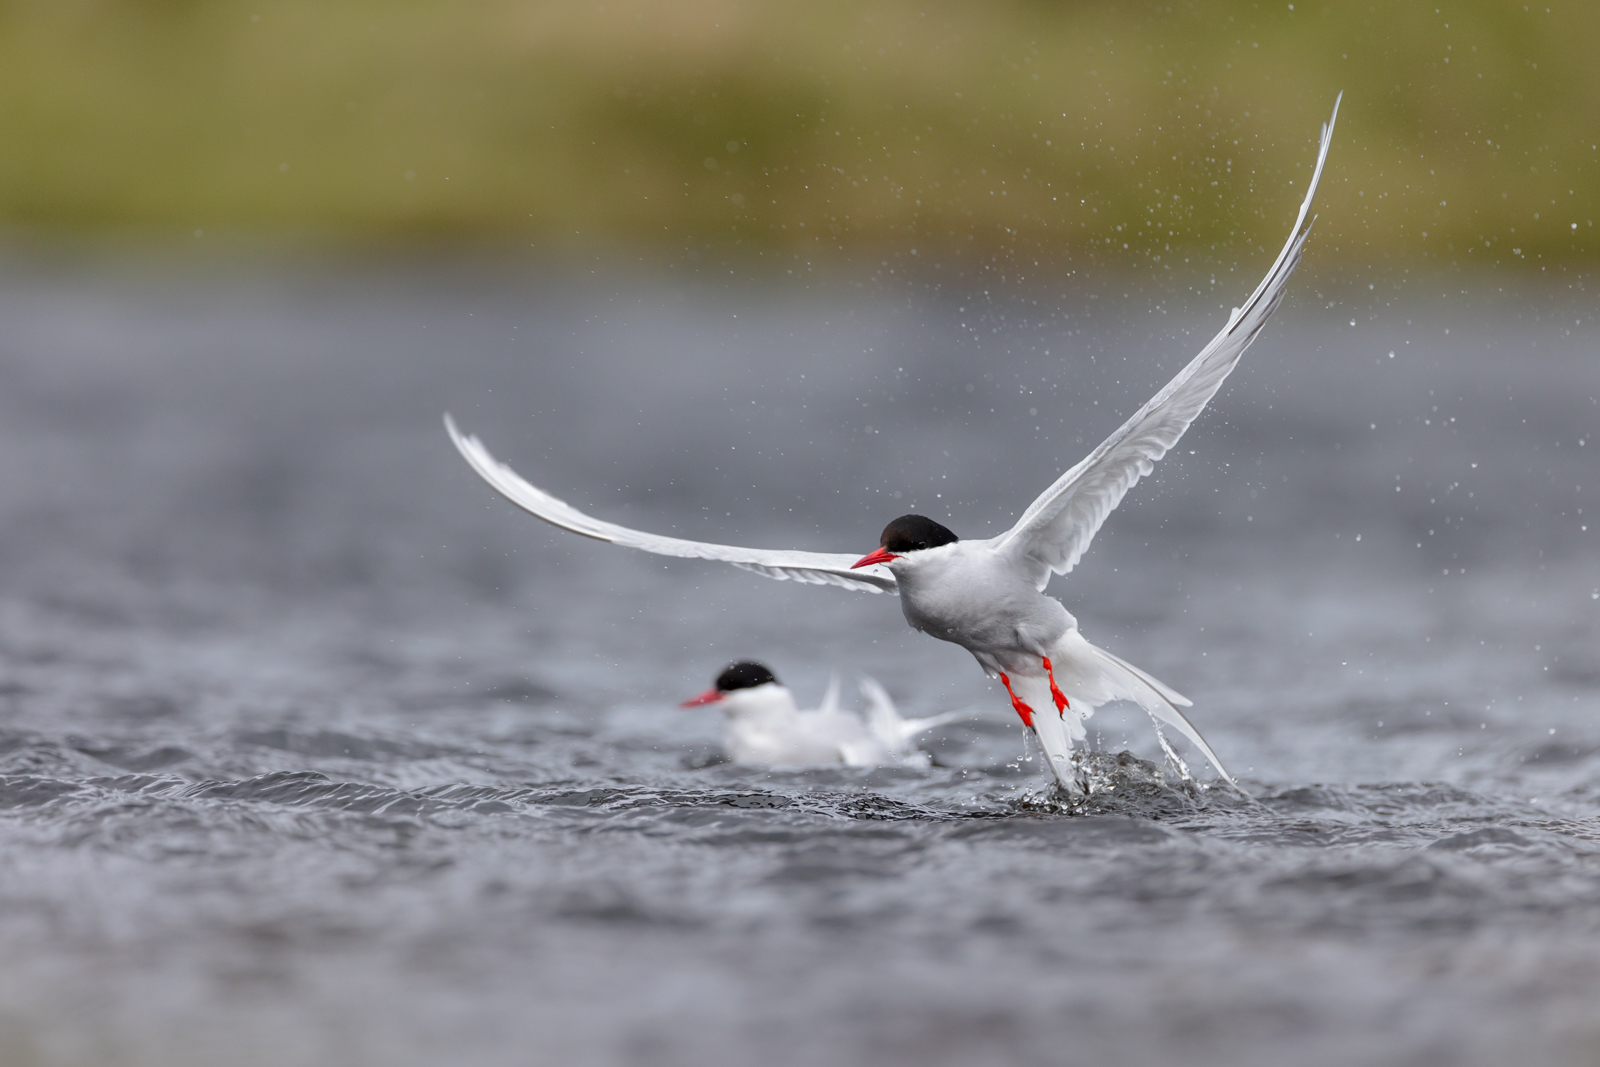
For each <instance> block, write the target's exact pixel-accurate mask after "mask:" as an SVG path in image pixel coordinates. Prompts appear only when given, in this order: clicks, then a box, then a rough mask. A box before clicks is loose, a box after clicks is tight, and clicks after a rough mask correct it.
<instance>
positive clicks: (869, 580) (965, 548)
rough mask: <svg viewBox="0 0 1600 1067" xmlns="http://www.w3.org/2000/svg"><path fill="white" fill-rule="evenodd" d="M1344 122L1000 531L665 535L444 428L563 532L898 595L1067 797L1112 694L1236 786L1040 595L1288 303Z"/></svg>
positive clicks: (483, 468) (1174, 717) (523, 503)
mask: <svg viewBox="0 0 1600 1067" xmlns="http://www.w3.org/2000/svg"><path fill="white" fill-rule="evenodd" d="M1341 95H1342V94H1341ZM1338 114H1339V105H1338V101H1337V100H1336V101H1335V102H1334V108H1333V114H1332V116H1331V117H1330V118H1329V120H1328V122H1327V123H1326V124H1325V125H1324V126H1323V127H1322V139H1321V144H1320V146H1319V149H1318V152H1317V162H1316V167H1315V169H1314V170H1313V172H1312V175H1311V181H1310V184H1309V187H1308V188H1307V190H1306V195H1305V199H1304V200H1303V201H1302V202H1301V205H1300V212H1299V215H1298V216H1297V217H1296V219H1295V224H1294V227H1293V229H1292V230H1291V232H1290V235H1289V239H1288V240H1287V242H1285V244H1284V246H1283V249H1282V251H1280V252H1279V253H1278V257H1277V259H1276V260H1274V261H1273V264H1272V266H1271V268H1270V269H1269V270H1268V271H1267V273H1266V276H1265V277H1264V278H1263V279H1262V280H1261V284H1260V285H1258V286H1256V289H1255V291H1254V292H1253V293H1251V294H1250V297H1249V298H1248V299H1247V300H1245V302H1244V303H1243V304H1242V305H1240V306H1239V307H1237V308H1235V309H1234V310H1233V313H1232V314H1231V315H1229V316H1228V321H1227V324H1226V325H1225V326H1223V328H1222V330H1221V331H1220V332H1218V333H1217V335H1216V336H1215V337H1213V338H1212V339H1211V341H1210V343H1209V344H1207V345H1206V346H1205V347H1204V348H1203V349H1201V350H1200V352H1199V354H1198V355H1196V356H1195V357H1194V358H1193V359H1192V360H1190V361H1189V363H1188V364H1187V365H1186V366H1185V367H1184V368H1183V370H1181V371H1179V372H1178V374H1177V375H1176V376H1175V377H1174V378H1173V379H1172V380H1171V381H1170V382H1168V383H1167V384H1166V386H1164V387H1163V388H1162V389H1161V391H1160V392H1158V393H1157V394H1156V395H1155V396H1154V397H1152V398H1151V399H1150V401H1149V402H1148V403H1147V404H1145V405H1144V406H1143V407H1141V408H1140V409H1139V410H1138V411H1137V412H1135V413H1134V415H1133V417H1131V418H1130V419H1128V420H1127V422H1125V423H1123V424H1122V426H1121V427H1120V428H1118V429H1117V431H1116V432H1115V433H1113V434H1112V435H1111V436H1110V437H1108V438H1106V440H1105V441H1103V442H1102V443H1101V444H1100V445H1099V447H1097V448H1096V449H1095V450H1094V451H1093V452H1090V453H1089V455H1088V456H1086V457H1084V459H1083V461H1082V462H1080V463H1078V464H1077V465H1076V466H1074V467H1073V468H1072V469H1071V470H1068V471H1067V472H1066V473H1065V474H1063V475H1062V476H1061V477H1060V478H1058V479H1056V482H1055V484H1053V485H1051V486H1050V488H1048V489H1046V490H1045V491H1044V492H1043V493H1042V494H1040V496H1039V497H1038V498H1037V499H1036V500H1034V502H1033V503H1032V504H1030V505H1028V508H1027V510H1025V511H1024V512H1023V513H1022V516H1021V518H1019V519H1018V520H1017V522H1016V524H1015V525H1013V526H1012V527H1011V528H1010V529H1009V530H1007V531H1006V532H1005V533H1003V534H1000V535H999V536H997V537H993V538H989V539H987V540H982V541H959V540H957V539H956V538H955V535H954V534H952V533H950V531H948V530H945V529H944V528H943V527H940V526H938V524H936V523H931V521H930V520H921V519H919V520H918V521H920V522H922V523H926V524H928V525H931V526H932V527H933V528H934V529H936V530H937V531H939V533H940V534H941V535H944V536H943V539H938V538H936V539H935V540H934V541H933V542H928V543H917V544H914V545H913V546H912V547H911V548H909V549H906V548H904V547H903V546H902V548H899V549H896V548H894V547H893V546H892V545H891V540H890V531H891V530H894V529H895V526H896V523H900V522H902V521H903V520H896V523H891V524H890V528H889V529H888V530H885V533H884V538H883V541H882V543H883V545H884V546H885V547H883V548H880V549H879V550H878V551H877V552H874V553H871V554H870V555H868V556H866V557H863V558H861V559H856V558H855V557H854V556H852V555H850V554H843V553H840V554H834V553H821V552H785V551H773V550H767V549H751V548H738V547H734V546H730V545H717V544H706V543H702V542H698V541H689V540H684V539H680V538H675V537H662V536H658V535H655V534H649V533H643V532H641V531H638V530H631V529H628V528H626V527H623V526H617V525H615V524H613V523H608V522H604V521H602V520H599V519H595V518H593V517H591V516H589V515H586V514H584V513H583V512H581V511H578V510H577V509H576V508H573V507H571V506H570V505H568V504H566V503H564V502H563V501H561V500H558V499H556V498H555V497H553V496H551V495H550V494H548V493H546V492H544V491H543V490H542V489H539V488H537V487H535V486H533V485H530V484H529V483H528V482H526V481H524V480H523V479H522V478H521V477H519V476H518V475H517V473H516V472H515V471H513V470H512V469H511V468H510V467H507V466H505V465H504V464H502V463H500V462H499V461H498V460H496V459H495V458H494V457H493V456H492V455H490V454H489V451H488V449H486V448H485V447H484V446H483V444H482V443H481V442H480V441H479V440H478V439H477V438H476V437H472V436H470V435H464V434H462V433H461V432H460V431H459V430H458V429H457V428H456V425H455V423H454V422H453V421H452V420H451V419H450V417H449V416H448V415H446V416H445V425H446V427H447V428H448V429H449V432H450V437H451V439H452V440H453V441H454V442H455V444H456V447H457V448H458V449H459V450H460V451H461V454H462V455H463V456H464V457H466V460H467V462H468V463H470V464H471V465H472V467H473V469H474V470H476V471H477V472H478V473H479V474H480V475H482V476H483V477H484V479H485V480H487V481H488V482H489V484H491V485H493V486H494V487H495V488H496V489H498V490H499V491H500V492H501V493H503V494H504V495H505V496H506V497H507V498H508V499H510V500H511V501H512V502H513V503H515V504H517V505H518V506H519V507H522V508H523V509H525V510H527V511H528V512H530V513H532V514H533V515H536V516H537V517H539V518H541V519H543V520H545V521H546V522H549V523H551V524H553V525H556V526H559V527H561V528H562V529H565V530H571V531H572V532H574V533H578V534H582V535H584V536H585V537H593V538H596V539H598V540H602V541H610V542H612V543H613V544H619V545H624V546H627V547H630V548H638V549H643V550H644V551H647V552H655V553H657V554H660V555H667V556H684V557H691V558H697V559H709V560H719V561H722V562H726V563H732V564H733V565H734V566H736V567H742V568H745V569H746V570H752V571H756V572H757V573H760V574H765V575H768V576H769V577H773V578H783V579H791V580H794V581H800V582H808V583H813V584H822V585H837V586H842V587H844V588H849V589H864V590H867V591H870V592H891V593H895V592H897V593H899V594H900V598H901V608H902V610H903V611H904V613H905V616H906V620H907V621H908V622H910V623H911V625H912V626H914V627H916V628H917V629H919V630H922V631H923V632H925V633H928V634H930V635H932V636H934V637H938V638H940V639H941V640H946V641H952V642H954V643H956V644H959V645H961V646H963V647H964V648H966V649H967V650H968V651H970V652H971V653H972V654H973V655H974V656H975V657H976V658H977V660H978V662H979V664H981V665H982V666H983V668H984V670H986V671H988V672H989V673H990V674H992V675H995V676H998V677H1000V678H1001V679H1002V681H1003V682H1004V683H1005V685H1006V687H1007V689H1008V690H1009V691H1010V692H1011V696H1012V706H1013V707H1014V708H1015V709H1016V710H1017V712H1018V714H1019V715H1020V716H1021V717H1022V719H1023V722H1024V723H1026V724H1027V725H1028V726H1029V727H1030V728H1031V729H1032V730H1033V732H1034V733H1035V735H1036V736H1037V737H1038V739H1039V742H1040V744H1041V745H1042V746H1043V748H1044V750H1045V752H1046V754H1047V756H1048V758H1049V761H1050V767H1051V770H1052V771H1053V772H1054V774H1055V776H1056V779H1057V780H1058V781H1059V782H1060V783H1061V784H1062V785H1063V786H1064V787H1066V788H1068V789H1075V788H1077V779H1076V775H1075V774H1074V773H1073V769H1072V765H1071V759H1070V757H1071V753H1072V748H1073V744H1074V743H1075V742H1077V741H1080V740H1082V739H1083V737H1084V727H1083V720H1084V719H1086V718H1088V716H1089V715H1090V714H1092V713H1093V711H1094V709H1095V708H1097V707H1099V706H1100V705H1101V704H1104V703H1106V702H1108V701H1111V700H1130V701H1133V702H1134V703H1136V704H1138V705H1139V706H1140V707H1142V708H1144V709H1145V710H1146V711H1148V712H1149V713H1150V714H1151V716H1152V717H1153V718H1154V719H1155V720H1156V723H1157V725H1156V730H1157V734H1158V736H1160V738H1161V743H1162V746H1163V748H1164V749H1165V750H1166V751H1167V752H1168V753H1169V754H1170V755H1173V756H1174V758H1175V754H1173V753H1172V751H1171V749H1170V747H1168V746H1167V741H1166V737H1165V735H1164V734H1162V733H1161V725H1160V724H1162V723H1165V724H1167V725H1170V726H1172V727H1173V728H1174V729H1176V730H1177V731H1178V732H1179V733H1181V734H1182V735H1183V736H1184V737H1186V738H1187V739H1188V740H1189V741H1190V742H1191V743H1193V744H1194V745H1195V746H1196V747H1198V748H1199V749H1200V751H1201V752H1202V753H1204V755H1205V757H1206V759H1207V760H1209V761H1210V762H1211V764H1212V765H1213V766H1214V767H1215V768H1216V769H1217V771H1218V773H1219V774H1221V775H1222V776H1223V777H1225V778H1227V779H1228V780H1229V781H1230V782H1231V781H1232V780H1233V779H1232V777H1231V776H1230V775H1228V772H1227V771H1226V769H1224V767H1223V765H1222V761H1221V760H1220V759H1219V758H1218V757H1217V754H1216V753H1215V752H1214V751H1213V750H1212V748H1211V746H1210V745H1209V744H1207V743H1206V741H1205V739H1204V738H1203V737H1201V736H1200V733H1199V731H1197V730H1196V729H1195V728H1194V726H1193V724H1191V723H1190V722H1189V720H1188V719H1187V718H1186V717H1185V716H1184V715H1183V713H1182V712H1181V711H1179V710H1178V709H1179V706H1180V705H1181V706H1188V705H1189V703H1190V702H1189V700H1187V699H1186V698H1185V697H1183V696H1182V695H1181V694H1179V693H1177V692H1176V691H1174V690H1172V689H1171V688H1169V687H1167V686H1165V685H1163V684H1162V683H1161V682H1159V681H1157V680H1155V679H1154V678H1152V677H1150V676H1149V675H1148V674H1146V673H1145V672H1143V671H1141V670H1139V669H1138V668H1137V667H1134V666H1132V665H1131V664H1128V663H1126V662H1124V661H1122V660H1120V659H1118V658H1117V657H1116V656H1113V655H1112V654H1111V653H1109V652H1107V651H1105V650H1104V649H1100V648H1096V647H1095V646H1094V645H1092V644H1090V643H1089V642H1088V641H1087V640H1085V639H1084V637H1083V636H1082V634H1080V633H1079V632H1078V624H1077V620H1076V619H1074V618H1073V617H1072V615H1071V614H1069V613H1068V612H1067V609H1066V608H1065V607H1063V606H1062V605H1061V603H1060V602H1059V601H1057V600H1055V599H1054V598H1053V597H1047V596H1044V595H1043V591H1044V589H1045V587H1046V585H1047V584H1048V583H1049V580H1050V576H1051V574H1052V573H1054V574H1066V573H1068V572H1069V571H1071V570H1072V568H1073V567H1074V566H1075V565H1076V564H1077V562H1078V560H1079V559H1081V558H1082V556H1083V553H1084V552H1085V551H1086V550H1087V549H1088V547H1089V543H1090V542H1091V541H1092V540H1093V539H1094V535H1095V533H1096V532H1097V531H1098V530H1099V529H1100V526H1101V524H1103V523H1104V522H1105V520H1106V517H1107V516H1108V515H1110V514H1111V512H1112V511H1113V510H1114V509H1115V508H1116V506H1117V504H1118V503H1120V502H1121V500H1122V498H1123V496H1125V495H1126V494H1127V492H1128V490H1130V489H1131V488H1133V486H1134V485H1135V484H1137V483H1138V481H1139V479H1140V478H1142V477H1144V476H1145V475H1147V474H1149V473H1150V472H1151V470H1152V469H1154V466H1155V464H1156V462H1157V461H1158V460H1160V459H1161V457H1162V456H1164V455H1166V454H1167V452H1168V450H1170V449H1171V448H1172V447H1173V445H1175V444H1176V443H1177V442H1178V439H1179V438H1180V437H1182V436H1183V433H1184V431H1185V430H1187V429H1188V428H1189V425H1190V424H1191V423H1192V422H1194V420H1195V418H1197V417H1198V416H1199V414H1200V412H1201V411H1203V410H1204V409H1205V406H1206V404H1207V403H1209V402H1210V400H1211V398H1212V397H1213V396H1215V395H1216V393H1217V390H1218V389H1219V388H1221V386H1222V383H1223V381H1224V379H1226V378H1227V376H1228V375H1229V374H1230V373H1231V372H1232V371H1233V368H1234V367H1236V366H1237V365H1238V363H1239V358H1240V356H1242V355H1243V354H1244V351H1245V349H1246V348H1248V347H1249V346H1250V343H1251V342H1252V341H1254V340H1255V338H1256V336H1257V335H1258V334H1259V333H1260V332H1261V329H1262V328H1263V327H1264V326H1265V325H1266V323H1267V320H1268V318H1270V317H1271V315H1272V312H1273V311H1274V310H1275V309H1276V308H1277V306H1278V304H1279V302H1280V301H1281V300H1282V299H1283V294H1284V291H1285V288H1286V286H1287V284H1288V281H1289V276H1290V274H1292V273H1293V271H1294V268H1295V266H1296V265H1297V264H1298V263H1299V262H1300V255H1301V252H1302V251H1303V249H1304V247H1305V242H1306V239H1307V237H1308V236H1309V235H1310V232H1311V224H1312V222H1313V221H1315V220H1314V217H1313V216H1311V214H1310V212H1311V204H1312V200H1313V198H1314V197H1315V195H1316V191H1317V183H1318V181H1319V180H1320V179H1321V177H1322V168H1323V164H1324V163H1325V162H1326V161H1327V157H1328V146H1329V145H1330V144H1331V143H1332V137H1333V124H1334V121H1335V120H1336V119H1337V118H1338ZM905 518H917V517H914V516H907V517H905ZM791 706H792V700H791ZM1058 711H1059V712H1060V713H1059V714H1057V713H1056V712H1058ZM1069 712H1070V713H1069Z"/></svg>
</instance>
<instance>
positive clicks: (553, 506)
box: [444, 415, 896, 593]
mask: <svg viewBox="0 0 1600 1067" xmlns="http://www.w3.org/2000/svg"><path fill="white" fill-rule="evenodd" d="M444 425H445V429H446V430H448V431H449V432H450V440H451V441H453V442H455V446H456V449H457V451H459V452H460V453H461V456H462V458H463V459H465V460H466V461H467V463H468V464H469V465H470V466H471V467H472V469H473V470H475V471H477V472H478V474H479V476H480V477H482V478H483V480H484V481H486V482H488V483H489V484H490V485H492V486H494V487H495V488H496V489H498V490H499V491H500V494H501V495H502V496H504V497H505V498H506V499H507V500H509V501H511V502H512V503H513V504H515V505H517V507H519V508H521V509H522V510H524V511H526V512H528V513H529V514H530V515H533V516H535V517H536V518H540V519H543V520H544V521H545V522H548V523H549V524H550V525H552V526H559V527H560V528H561V529H563V530H570V531H571V532H572V533H575V534H581V535H583V536H584V537H592V538H594V539H595V540H596V541H609V542H611V543H612V544H614V545H622V546H623V547H625V548H637V549H641V550H643V551H645V552H654V553H655V554H656V555H658V556H679V557H683V558H686V559H709V560H716V561H718V562H721V563H731V564H733V565H734V566H735V567H740V568H742V569H744V570H747V571H754V572H756V573H757V574H764V575H766V576H767V577H768V578H777V579H779V580H785V579H787V580H789V581H795V582H803V583H805V584H808V585H836V586H839V587H841V588H844V589H862V590H866V591H867V592H871V593H894V592H896V588H895V580H894V575H892V574H890V573H889V571H888V568H886V567H863V568H862V569H861V570H852V569H851V565H852V564H854V563H855V562H856V559H857V558H858V557H856V556H854V555H849V554H846V553H831V552H784V551H777V550H773V549H764V548H738V547H736V546H734V545H713V544H707V543H705V542H701V541H687V540H684V539H683V538H680V537H663V536H661V535H660V534H652V533H645V532H644V531H642V530H630V529H628V528H627V527H626V526H618V525H616V524H615V523H610V522H606V521H604V520H603V519H597V518H595V517H593V516H592V515H586V514H584V513H583V512H581V511H579V510H578V509H577V508H575V507H573V506H572V505H571V504H568V503H567V502H566V501H564V500H559V499H557V498H556V497H553V496H551V495H550V494H549V493H547V492H545V491H544V490H543V489H540V488H539V487H538V486H536V485H532V484H530V483H528V482H527V481H525V480H524V479H523V478H522V476H521V475H519V474H518V473H517V472H516V471H514V470H512V469H511V468H510V467H508V466H506V465H505V464H504V463H501V462H500V461H499V460H497V459H495V458H494V456H493V455H491V454H490V452H489V450H488V449H487V448H485V447H484V446H483V442H482V441H479V440H478V439H477V438H476V437H474V436H472V435H471V434H463V433H462V432H461V431H460V430H458V429H457V428H456V424H455V420H453V419H452V418H451V417H450V416H449V415H446V416H445V417H444Z"/></svg>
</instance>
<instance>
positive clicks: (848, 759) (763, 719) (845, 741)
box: [682, 660, 960, 767]
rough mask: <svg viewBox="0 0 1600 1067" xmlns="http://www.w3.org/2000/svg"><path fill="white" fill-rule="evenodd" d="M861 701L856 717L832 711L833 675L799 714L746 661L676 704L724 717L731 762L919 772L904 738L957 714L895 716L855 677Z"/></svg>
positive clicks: (877, 691) (921, 761) (780, 689)
mask: <svg viewBox="0 0 1600 1067" xmlns="http://www.w3.org/2000/svg"><path fill="white" fill-rule="evenodd" d="M859 684H860V686H861V693H862V695H863V696H864V697H866V700H867V709H866V713H865V715H864V716H862V715H856V714H854V713H852V712H848V711H845V710H844V709H842V708H841V707H840V706H839V679H838V677H837V676H835V677H834V678H833V679H832V680H831V681H830V682H829V683H828V689H827V692H826V693H824V694H823V697H822V706H821V707H819V708H817V709H816V710H814V711H802V710H800V708H799V707H798V706H797V705H796V704H795V699H794V694H793V693H791V692H790V691H789V690H788V688H787V687H786V686H784V685H783V684H782V683H781V682H779V681H778V679H777V677H776V676H774V675H773V673H772V671H771V670H769V669H768V668H767V667H766V666H764V665H762V664H760V663H755V662H753V661H751V660H742V661H740V662H738V663H734V664H730V665H729V666H728V667H727V668H726V669H725V670H724V671H723V672H722V673H721V674H719V675H717V681H716V684H715V685H713V686H712V687H711V688H710V689H707V690H706V691H705V692H704V693H701V694H700V695H699V696H697V697H693V698H691V699H689V700H686V701H684V702H683V705H682V706H683V707H686V708H687V707H693V706H695V705H699V704H715V705H717V706H718V707H720V708H721V709H722V711H723V713H724V714H725V715H726V716H727V726H726V728H725V729H724V731H723V738H722V740H723V747H724V748H726V749H727V751H728V758H729V759H731V760H733V762H735V763H741V764H745V765H747V766H755V767H773V766H780V767H814V766H822V765H826V764H840V763H842V764H844V765H845V766H847V767H881V766H884V765H886V764H898V765H900V766H910V767H926V766H927V765H928V762H929V760H928V754H927V753H926V752H922V751H920V750H918V749H917V748H915V747H914V746H913V745H912V744H911V741H912V739H913V738H915V737H916V736H917V735H918V734H920V733H922V732H924V731H926V730H931V729H933V728H934V727H935V726H939V725H941V724H943V723H947V722H949V721H951V720H952V719H955V718H958V717H960V713H958V712H951V713H948V714H945V715H934V716H931V717H929V718H926V719H906V718H902V717H901V715H900V713H899V711H897V710H896V709H895V706H894V701H892V700H890V699H889V694H888V693H887V692H885V691H884V688H883V686H881V685H879V684H878V683H877V682H875V681H874V680H872V679H871V678H862V679H861V680H860V683H859Z"/></svg>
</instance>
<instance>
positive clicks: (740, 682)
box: [680, 659, 783, 708]
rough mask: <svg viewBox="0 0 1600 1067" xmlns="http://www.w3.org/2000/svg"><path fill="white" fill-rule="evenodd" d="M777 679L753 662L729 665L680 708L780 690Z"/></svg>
mask: <svg viewBox="0 0 1600 1067" xmlns="http://www.w3.org/2000/svg"><path fill="white" fill-rule="evenodd" d="M782 688H783V687H782V686H781V685H779V684H778V678H777V676H776V675H774V674H773V673H772V672H771V671H770V670H768V669H767V668H766V667H765V666H763V665H762V664H760V663H756V662H754V661H753V660H747V659H746V660H740V661H739V662H738V663H730V664H728V666H727V667H725V668H723V671H722V673H721V674H719V675H717V683H716V685H714V686H712V687H711V688H710V689H707V690H706V691H705V692H704V693H701V694H700V695H699V696H697V697H694V698H692V699H690V700H685V701H684V702H683V703H682V704H681V705H680V707H685V708H689V707H694V706H695V705H697V704H716V703H719V702H722V701H726V700H727V699H728V698H729V697H730V696H733V697H734V698H735V700H737V699H738V697H739V695H741V694H744V693H746V692H751V691H755V690H763V691H766V690H769V689H782Z"/></svg>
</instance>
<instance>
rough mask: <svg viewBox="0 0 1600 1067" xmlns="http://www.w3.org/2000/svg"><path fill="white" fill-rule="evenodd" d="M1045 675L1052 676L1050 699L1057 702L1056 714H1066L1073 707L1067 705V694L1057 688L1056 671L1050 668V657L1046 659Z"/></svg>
mask: <svg viewBox="0 0 1600 1067" xmlns="http://www.w3.org/2000/svg"><path fill="white" fill-rule="evenodd" d="M1044 673H1045V674H1047V675H1049V676H1050V699H1052V700H1054V701H1055V702H1056V713H1057V714H1061V713H1064V712H1065V711H1066V710H1067V708H1069V707H1071V705H1070V704H1068V703H1067V694H1065V693H1063V692H1062V691H1061V690H1059V689H1057V688H1056V671H1055V668H1054V667H1052V666H1050V657H1049V656H1046V657H1045V658H1044Z"/></svg>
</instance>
